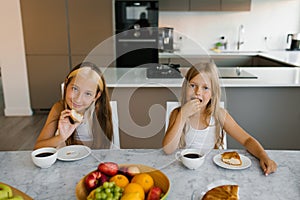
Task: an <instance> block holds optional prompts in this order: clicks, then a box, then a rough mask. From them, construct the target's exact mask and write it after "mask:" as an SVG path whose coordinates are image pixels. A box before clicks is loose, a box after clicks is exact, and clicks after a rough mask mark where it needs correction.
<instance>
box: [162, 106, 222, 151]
mask: <svg viewBox="0 0 300 200" xmlns="http://www.w3.org/2000/svg"><path fill="white" fill-rule="evenodd" d="M180 104H181V103H180V102H178V101H167V104H166V123H165V132H166V131H167V129H168V126H169V118H170V115H171V112H172V111H173V110H174V109H175V108H177V107H179V106H180ZM220 106H221V107H222V108H224V102H223V101H221V102H220ZM223 143H224V145H223V148H224V149H227V137H226V133H225V132H224V137H223Z"/></svg>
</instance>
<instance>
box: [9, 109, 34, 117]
mask: <svg viewBox="0 0 300 200" xmlns="http://www.w3.org/2000/svg"><path fill="white" fill-rule="evenodd" d="M4 115H5V116H31V115H32V110H31V108H5V109H4Z"/></svg>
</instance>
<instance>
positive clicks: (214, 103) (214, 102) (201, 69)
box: [178, 61, 224, 148]
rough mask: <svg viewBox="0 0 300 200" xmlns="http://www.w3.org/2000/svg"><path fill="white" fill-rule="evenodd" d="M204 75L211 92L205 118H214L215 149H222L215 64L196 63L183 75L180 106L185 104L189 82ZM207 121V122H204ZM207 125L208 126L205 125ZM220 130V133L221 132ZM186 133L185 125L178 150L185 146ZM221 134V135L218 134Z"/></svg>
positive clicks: (221, 117)
mask: <svg viewBox="0 0 300 200" xmlns="http://www.w3.org/2000/svg"><path fill="white" fill-rule="evenodd" d="M200 73H205V74H206V75H207V76H208V78H209V79H210V80H211V91H212V96H211V100H210V101H209V102H208V104H207V106H206V109H205V113H204V114H205V118H206V119H207V118H208V117H211V116H213V117H214V118H215V123H216V124H215V126H216V133H215V134H216V142H215V148H219V147H223V145H224V144H223V138H224V132H223V128H222V127H223V123H224V115H223V114H222V113H221V112H220V99H221V88H220V83H219V75H218V69H217V66H216V64H215V63H214V62H213V61H210V62H204V63H198V64H196V65H194V66H192V67H191V68H190V69H189V70H188V72H187V73H186V75H185V79H184V81H183V84H182V97H181V105H184V104H185V103H186V102H187V99H186V92H187V91H186V90H187V87H189V86H188V84H189V82H190V81H191V80H192V79H193V78H194V77H195V76H197V75H198V74H200ZM178 109H180V108H178ZM206 121H207V120H206ZM207 125H208V124H207ZM221 130H222V132H221ZM186 132H187V128H186V125H185V127H184V128H183V133H182V135H181V137H180V142H179V148H183V147H185V146H186V141H185V135H186ZM220 132H221V133H220Z"/></svg>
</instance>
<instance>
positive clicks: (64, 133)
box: [58, 109, 80, 141]
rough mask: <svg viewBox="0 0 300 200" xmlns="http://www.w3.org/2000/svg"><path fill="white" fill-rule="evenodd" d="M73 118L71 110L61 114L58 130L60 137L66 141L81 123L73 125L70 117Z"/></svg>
mask: <svg viewBox="0 0 300 200" xmlns="http://www.w3.org/2000/svg"><path fill="white" fill-rule="evenodd" d="M70 116H71V110H67V109H66V110H63V111H62V112H61V114H60V118H59V121H58V130H59V134H60V136H61V137H62V138H63V140H64V141H66V140H67V139H68V138H69V137H70V136H71V135H72V133H73V132H74V130H75V129H76V128H77V127H78V126H79V124H80V123H74V124H72V123H71V122H70V119H69V117H70Z"/></svg>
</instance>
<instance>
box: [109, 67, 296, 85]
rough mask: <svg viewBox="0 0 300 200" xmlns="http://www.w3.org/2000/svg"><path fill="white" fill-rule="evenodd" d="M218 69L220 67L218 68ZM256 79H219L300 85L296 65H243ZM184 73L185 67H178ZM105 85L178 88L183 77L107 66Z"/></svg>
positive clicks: (235, 82)
mask: <svg viewBox="0 0 300 200" xmlns="http://www.w3.org/2000/svg"><path fill="white" fill-rule="evenodd" d="M219 69H220V70H221V69H222V68H219ZM240 69H241V70H245V71H246V72H249V73H251V74H253V75H254V76H256V77H257V79H247V78H243V79H236V78H235V79H231V78H229V79H220V84H221V87H300V68H298V67H243V68H240ZM180 70H181V72H182V73H183V74H184V73H185V72H186V70H187V68H182V69H180ZM104 77H105V80H106V83H107V86H108V87H109V88H110V87H111V88H114V87H119V88H121V87H137V88H138V87H144V88H146V87H151V88H153V87H154V88H155V87H167V88H172V87H175V88H180V87H181V86H182V82H183V78H147V76H146V68H107V69H105V71H104Z"/></svg>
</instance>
